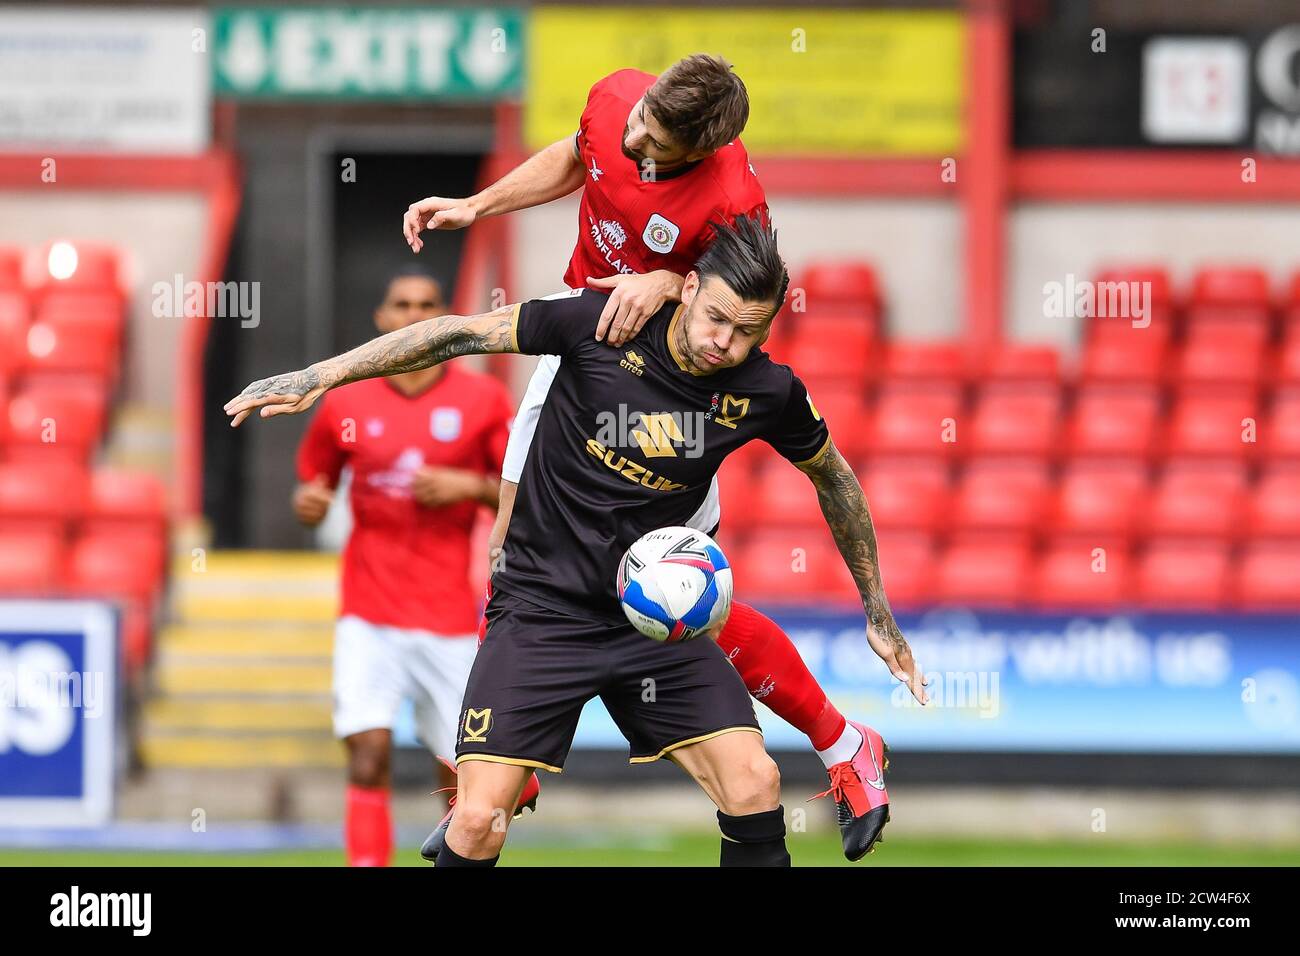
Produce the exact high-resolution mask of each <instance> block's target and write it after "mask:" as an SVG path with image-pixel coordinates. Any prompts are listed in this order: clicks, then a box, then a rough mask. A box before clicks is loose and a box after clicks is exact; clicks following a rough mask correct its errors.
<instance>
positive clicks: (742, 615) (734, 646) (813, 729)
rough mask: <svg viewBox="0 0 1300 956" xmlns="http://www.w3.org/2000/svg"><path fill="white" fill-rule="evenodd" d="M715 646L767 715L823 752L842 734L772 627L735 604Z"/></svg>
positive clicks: (841, 723)
mask: <svg viewBox="0 0 1300 956" xmlns="http://www.w3.org/2000/svg"><path fill="white" fill-rule="evenodd" d="M718 646H719V647H721V648H722V652H723V653H724V654H726V655H727V657H728V658H729V659H730V660H731V663H732V665H733V666H735V668H736V670H737V671H738V672H739V674H740V677H741V679H742V680H743V681H744V682H745V687H746V689H747V690H748V691H749V693H750V694H751V695H752V696H753V697H754V698H755V699H756V700H761V701H762V702H763V703H764V704H766V705H767V706H768V707H769V708H771V710H772V712H773V713H775V714H777V715H778V716H779V717H781V718H782V719H783V720H785V721H786V722H787V723H789V724H791V725H792V726H794V727H795V728H797V729H798V730H799V731H800V732H802V733H804V734H807V735H808V739H809V740H810V741H812V745H813V749H814V750H825V749H827V748H828V747H830V746H831V745H832V744H834V743H835V741H836V740H838V739H839V737H840V735H841V734H843V733H844V728H845V720H844V715H843V714H841V713H840V712H839V710H837V709H836V707H835V705H834V704H832V703H831V702H830V698H828V697H827V696H826V692H825V691H824V690H822V688H821V685H820V684H818V683H817V678H815V677H813V675H812V672H811V671H809V670H808V665H807V664H805V663H804V662H803V658H802V657H800V656H799V651H798V650H797V649H796V648H795V646H794V643H793V642H792V641H791V640H790V638H789V637H788V636H786V633H785V631H783V630H781V628H780V627H778V626H777V624H776V622H775V621H773V620H772V619H771V618H769V617H766V616H764V615H762V614H760V613H758V611H755V610H754V609H753V608H752V607H750V606H749V605H748V604H741V603H740V602H739V601H736V602H733V603H732V605H731V617H730V618H728V619H727V626H726V627H724V628H723V629H722V633H721V634H720V635H719V636H718Z"/></svg>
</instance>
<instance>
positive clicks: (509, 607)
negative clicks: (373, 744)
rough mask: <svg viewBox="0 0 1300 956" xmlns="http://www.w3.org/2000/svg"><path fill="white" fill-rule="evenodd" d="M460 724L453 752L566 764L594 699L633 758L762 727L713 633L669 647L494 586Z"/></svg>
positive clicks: (552, 766) (553, 766)
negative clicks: (584, 710)
mask: <svg viewBox="0 0 1300 956" xmlns="http://www.w3.org/2000/svg"><path fill="white" fill-rule="evenodd" d="M486 615H487V636H486V637H485V638H484V640H483V643H482V645H481V646H480V647H479V650H478V656H477V657H475V658H474V667H473V669H472V670H471V671H470V675H469V683H468V685H467V686H466V688H465V698H464V701H463V702H462V704H461V715H460V726H459V727H458V728H457V733H456V761H457V763H461V762H463V761H466V760H487V761H492V762H495V763H508V764H516V765H520V766H526V767H537V768H539V769H543V770H550V771H553V772H555V773H559V772H560V769H561V768H562V767H563V766H564V759H565V757H567V756H568V755H569V747H570V746H571V745H572V744H573V735H574V732H575V731H576V730H577V727H578V716H579V715H580V714H581V713H582V707H583V705H584V704H586V703H587V701H589V700H591V698H593V697H596V696H599V697H600V699H601V701H602V702H603V703H604V705H605V707H606V709H607V710H608V711H609V715H610V716H611V717H612V718H613V719H614V723H615V724H617V725H618V729H619V730H620V731H621V732H622V734H623V736H624V737H626V738H627V741H628V744H629V748H630V759H631V762H632V763H649V762H651V761H654V760H658V759H659V758H660V757H662V756H664V755H665V754H668V753H670V752H672V751H673V750H675V749H676V748H678V747H683V746H686V745H687V744H692V743H697V742H699V741H701V740H707V739H708V738H710V737H716V736H719V735H721V734H725V733H731V732H733V731H751V732H755V733H758V732H759V726H758V720H757V718H756V717H755V716H754V705H753V703H752V702H751V701H750V698H749V693H748V692H747V691H746V690H745V685H744V683H743V682H742V681H741V679H740V675H739V674H737V673H736V669H735V668H734V667H732V666H731V663H730V662H729V661H728V660H727V659H726V657H725V655H724V654H723V653H722V651H720V650H719V649H718V645H717V644H715V643H714V642H713V641H710V640H708V639H707V638H706V639H702V640H693V641H683V642H681V643H678V644H663V643H660V642H659V641H655V640H652V639H650V638H648V637H646V636H645V635H643V634H641V633H640V632H638V631H637V630H636V629H635V628H634V627H632V625H631V624H627V623H623V624H610V623H608V622H605V621H600V620H587V619H580V618H574V617H571V616H569V615H567V614H563V613H560V612H557V611H553V610H550V609H548V608H544V607H540V606H538V605H536V604H533V603H532V602H530V601H527V600H525V599H523V598H521V597H519V596H517V595H509V594H506V593H504V592H503V591H501V590H500V589H494V591H493V594H492V598H491V600H490V601H489V602H488V606H487V611H486Z"/></svg>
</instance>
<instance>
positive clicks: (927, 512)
mask: <svg viewBox="0 0 1300 956" xmlns="http://www.w3.org/2000/svg"><path fill="white" fill-rule="evenodd" d="M859 479H860V480H861V482H862V490H863V492H864V493H865V494H866V496H867V506H868V507H869V508H870V509H871V518H872V521H873V522H874V523H875V525H876V527H877V528H903V529H910V530H921V531H937V530H939V529H940V528H941V527H942V525H943V523H944V519H945V517H946V516H947V510H948V498H949V494H950V489H949V482H948V469H947V467H946V466H945V465H943V464H942V463H941V462H939V461H936V460H934V459H920V460H894V461H890V460H884V461H879V462H877V463H875V464H874V465H872V466H870V467H869V468H868V469H866V470H865V471H864V472H862V473H860V474H859Z"/></svg>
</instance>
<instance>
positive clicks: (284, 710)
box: [144, 696, 331, 734]
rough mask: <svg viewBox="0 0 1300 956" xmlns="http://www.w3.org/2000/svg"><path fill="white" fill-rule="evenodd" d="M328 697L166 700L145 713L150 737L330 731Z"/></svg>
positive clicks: (154, 702)
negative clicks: (192, 734) (186, 734)
mask: <svg viewBox="0 0 1300 956" xmlns="http://www.w3.org/2000/svg"><path fill="white" fill-rule="evenodd" d="M330 706H331V702H330V699H329V698H328V697H310V698H304V699H302V700H284V699H278V698H277V699H273V700H259V699H256V698H249V697H240V696H228V697H192V696H186V697H165V698H158V699H155V700H151V701H149V702H148V703H147V704H146V705H145V709H144V721H145V726H146V727H147V728H148V732H149V733H151V734H152V733H155V732H156V733H158V734H169V733H173V734H174V733H184V732H190V731H201V732H204V733H224V732H233V733H239V732H243V731H250V730H251V731H260V732H263V733H276V732H281V733H283V732H288V731H293V732H300V731H316V732H320V733H328V732H329V731H330V727H331V724H330Z"/></svg>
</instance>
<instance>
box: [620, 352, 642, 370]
mask: <svg viewBox="0 0 1300 956" xmlns="http://www.w3.org/2000/svg"><path fill="white" fill-rule="evenodd" d="M625 355H626V356H627V357H626V358H622V359H619V361H618V366H619V368H625V369H627V370H628V371H629V372H631V373H632V374H633V375H636V376H638V377H640V376H642V375H644V374H645V359H643V358H642V357H641V356H639V355H637V354H636V352H634V351H633V350H632V349H628V350H627V352H626V353H625Z"/></svg>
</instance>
